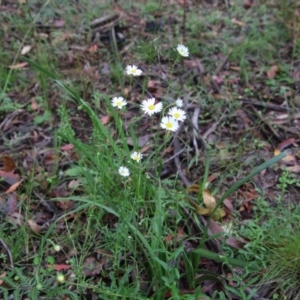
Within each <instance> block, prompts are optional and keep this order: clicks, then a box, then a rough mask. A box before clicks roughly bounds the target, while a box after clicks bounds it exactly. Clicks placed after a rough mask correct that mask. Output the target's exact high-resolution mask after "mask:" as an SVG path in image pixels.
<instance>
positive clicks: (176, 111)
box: [168, 107, 186, 121]
mask: <svg viewBox="0 0 300 300" xmlns="http://www.w3.org/2000/svg"><path fill="white" fill-rule="evenodd" d="M168 115H169V116H171V117H173V118H174V119H175V120H176V121H184V120H185V119H186V112H185V111H184V110H183V109H181V108H177V107H172V108H170V110H169V111H168Z"/></svg>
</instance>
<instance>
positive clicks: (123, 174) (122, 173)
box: [118, 167, 130, 177]
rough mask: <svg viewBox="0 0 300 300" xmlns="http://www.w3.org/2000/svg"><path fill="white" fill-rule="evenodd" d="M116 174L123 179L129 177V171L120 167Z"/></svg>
mask: <svg viewBox="0 0 300 300" xmlns="http://www.w3.org/2000/svg"><path fill="white" fill-rule="evenodd" d="M118 172H119V174H120V175H121V176H124V177H128V176H129V175H130V172H129V169H128V168H126V167H120V168H119V170H118Z"/></svg>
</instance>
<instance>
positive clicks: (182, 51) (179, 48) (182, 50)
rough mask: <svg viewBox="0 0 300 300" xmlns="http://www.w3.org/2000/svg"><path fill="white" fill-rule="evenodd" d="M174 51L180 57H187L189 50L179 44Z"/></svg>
mask: <svg viewBox="0 0 300 300" xmlns="http://www.w3.org/2000/svg"><path fill="white" fill-rule="evenodd" d="M176 49H177V51H178V53H179V54H180V55H181V56H183V57H188V56H189V49H188V48H187V47H186V46H184V45H182V44H179V45H178V46H177V48H176Z"/></svg>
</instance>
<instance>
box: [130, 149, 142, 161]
mask: <svg viewBox="0 0 300 300" xmlns="http://www.w3.org/2000/svg"><path fill="white" fill-rule="evenodd" d="M130 157H131V159H133V160H135V161H136V162H140V161H141V159H142V158H143V154H141V153H140V152H136V151H134V152H132V153H131V155H130Z"/></svg>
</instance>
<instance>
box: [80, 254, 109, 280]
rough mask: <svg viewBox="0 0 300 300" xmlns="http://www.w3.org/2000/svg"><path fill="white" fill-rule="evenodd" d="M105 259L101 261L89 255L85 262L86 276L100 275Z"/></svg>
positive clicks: (83, 270)
mask: <svg viewBox="0 0 300 300" xmlns="http://www.w3.org/2000/svg"><path fill="white" fill-rule="evenodd" d="M104 263H105V261H104V260H103V261H101V263H99V262H98V261H97V260H96V259H95V258H94V257H88V258H87V259H86V260H85V261H84V264H83V269H82V273H83V274H84V275H86V276H95V275H98V274H99V273H100V272H101V271H102V268H103V265H104Z"/></svg>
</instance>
